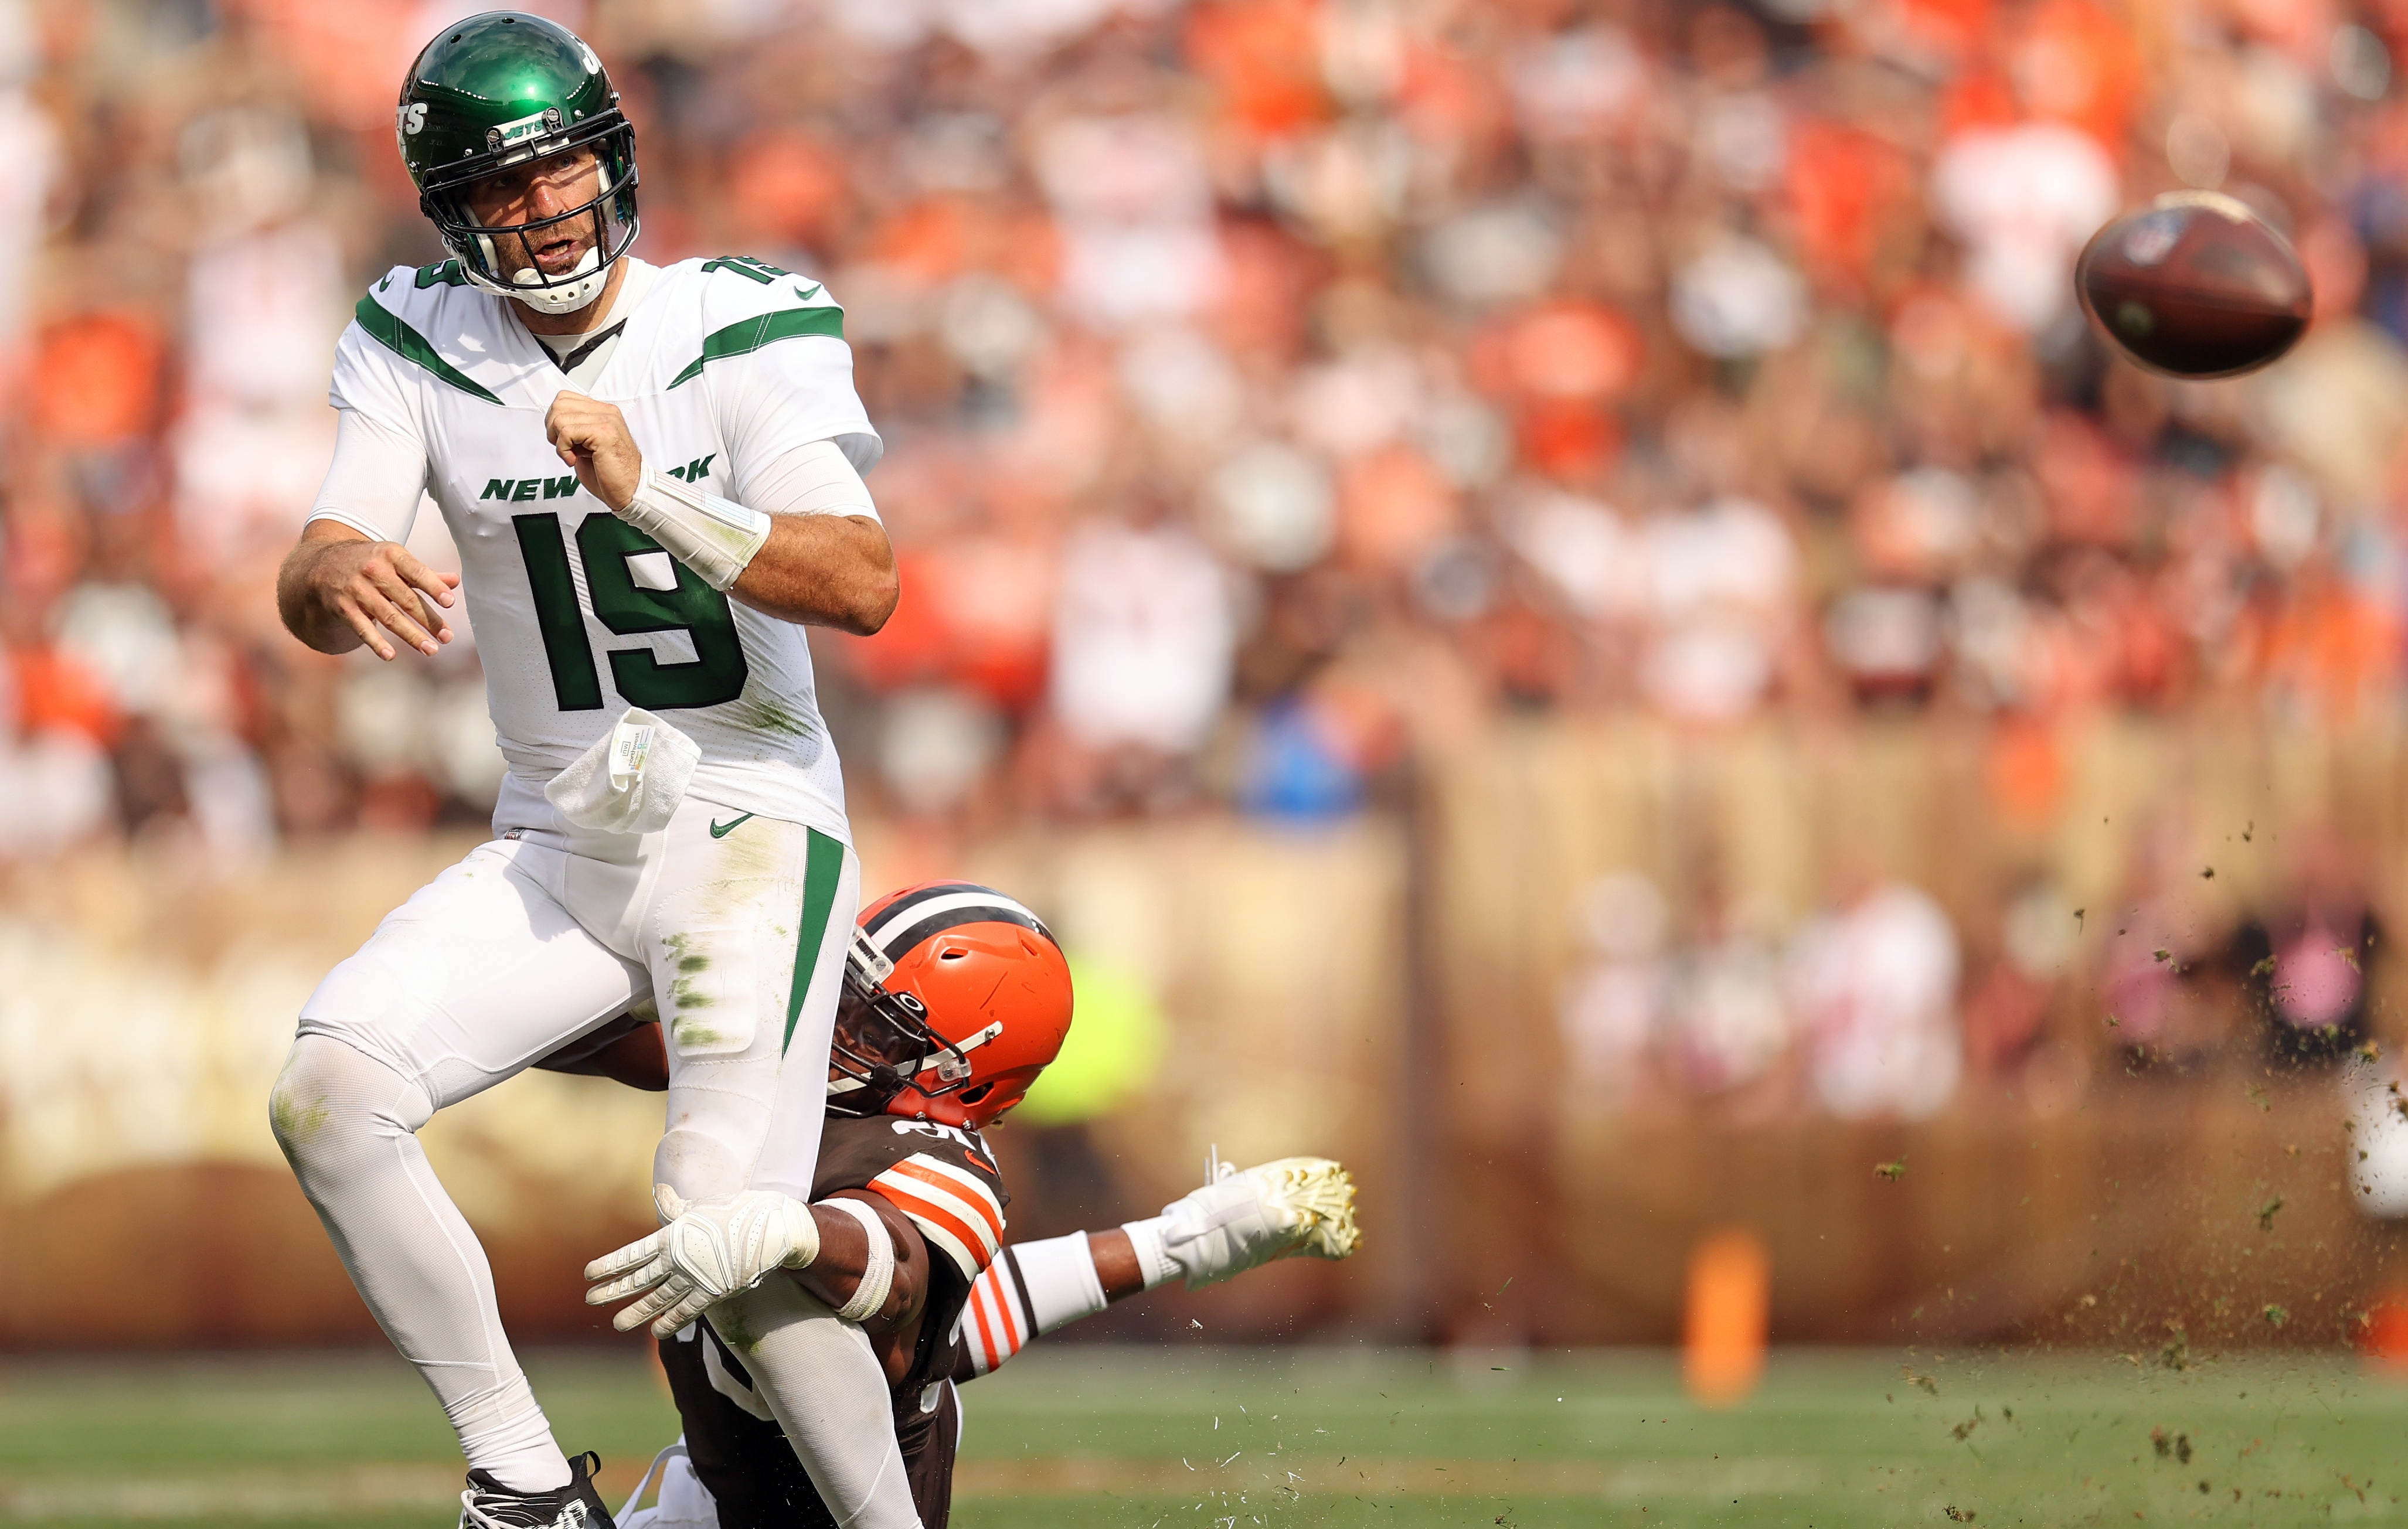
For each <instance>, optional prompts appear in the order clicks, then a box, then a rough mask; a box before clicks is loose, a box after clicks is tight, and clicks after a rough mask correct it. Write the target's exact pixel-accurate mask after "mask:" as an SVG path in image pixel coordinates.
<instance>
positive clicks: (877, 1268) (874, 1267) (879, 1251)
mask: <svg viewBox="0 0 2408 1529" xmlns="http://www.w3.org/2000/svg"><path fill="white" fill-rule="evenodd" d="M817 1203H818V1204H819V1205H822V1206H825V1207H827V1208H828V1209H830V1210H841V1211H843V1212H844V1213H845V1214H846V1215H848V1216H851V1217H852V1218H853V1220H855V1221H857V1222H861V1231H862V1235H863V1236H866V1237H867V1238H868V1239H869V1267H868V1268H867V1269H866V1270H864V1271H863V1272H862V1276H861V1283H860V1285H859V1286H857V1287H855V1289H854V1290H853V1299H852V1300H850V1301H847V1302H845V1303H844V1305H842V1306H840V1307H839V1308H836V1314H837V1315H838V1316H839V1318H841V1319H843V1320H844V1321H846V1322H866V1321H867V1320H868V1319H869V1318H871V1317H874V1316H876V1315H877V1314H878V1313H879V1311H880V1310H881V1309H882V1308H883V1307H884V1306H885V1305H886V1295H887V1293H888V1292H889V1291H892V1290H893V1289H894V1288H895V1239H894V1237H893V1236H889V1235H888V1233H887V1230H886V1223H885V1222H883V1221H881V1220H880V1219H879V1216H878V1212H877V1211H875V1210H872V1209H871V1208H870V1207H867V1206H866V1205H864V1204H862V1203H861V1202H860V1201H859V1200H821V1201H819V1202H817Z"/></svg>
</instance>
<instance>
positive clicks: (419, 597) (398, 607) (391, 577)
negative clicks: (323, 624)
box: [305, 539, 460, 662]
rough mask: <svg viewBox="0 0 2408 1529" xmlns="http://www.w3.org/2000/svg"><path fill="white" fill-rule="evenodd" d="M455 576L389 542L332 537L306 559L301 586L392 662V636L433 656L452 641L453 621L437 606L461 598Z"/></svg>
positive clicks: (457, 577) (445, 604)
mask: <svg viewBox="0 0 2408 1529" xmlns="http://www.w3.org/2000/svg"><path fill="white" fill-rule="evenodd" d="M459 586H460V576H459V575H458V574H450V573H437V572H436V571H435V570H434V569H432V568H430V567H428V566H427V565H426V564H423V563H421V562H420V561H419V560H418V559H417V558H416V557H414V556H412V555H411V554H410V550H409V548H407V547H404V546H402V545H401V544H400V543H399V542H393V541H368V540H366V539H362V540H358V541H333V542H328V543H327V544H326V546H325V550H322V551H321V552H319V553H318V555H317V556H316V557H315V558H313V559H311V560H310V563H309V565H308V577H307V579H305V589H306V592H307V595H308V599H309V600H310V602H311V603H313V604H314V605H316V606H317V607H318V608H319V609H321V610H329V611H333V612H334V613H335V614H336V615H337V616H339V617H341V618H342V620H343V622H345V624H347V625H349V626H350V627H351V630H352V631H354V632H356V633H358V634H359V637H360V640H361V641H362V642H365V643H366V644H367V645H368V647H369V649H370V650H373V651H374V652H375V653H376V656H377V657H379V658H381V659H384V660H386V661H388V662H390V661H391V660H392V658H393V656H394V646H393V643H392V642H391V641H390V640H389V639H388V638H387V637H386V636H385V634H386V633H388V632H390V633H391V634H393V636H395V637H399V638H400V639H401V640H402V641H404V642H406V643H408V644H409V645H410V646H411V647H412V648H415V649H417V650H419V651H420V652H422V653H424V654H426V655H428V656H429V657H433V656H434V655H435V654H436V653H437V651H439V650H440V648H441V645H442V644H444V643H447V642H450V641H451V640H452V623H451V622H447V621H445V620H444V619H443V615H442V612H441V611H440V610H439V609H437V607H448V606H450V605H451V604H452V602H453V601H454V600H456V599H458V598H459V596H458V595H456V594H454V593H452V591H453V590H455V589H457V588H459Z"/></svg>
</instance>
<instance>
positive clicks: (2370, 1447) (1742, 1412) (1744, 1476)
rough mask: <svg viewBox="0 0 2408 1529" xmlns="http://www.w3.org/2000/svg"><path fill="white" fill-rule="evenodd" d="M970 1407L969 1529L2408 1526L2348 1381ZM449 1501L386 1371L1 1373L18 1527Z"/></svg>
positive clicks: (648, 1381) (1365, 1361)
mask: <svg viewBox="0 0 2408 1529" xmlns="http://www.w3.org/2000/svg"><path fill="white" fill-rule="evenodd" d="M1498 1366H1501V1367H1498ZM530 1368H532V1369H533V1370H534V1372H535V1376H536V1382H537V1388H538V1392H539V1393H541V1394H542V1396H543V1397H544V1400H545V1403H546V1405H547V1407H548V1408H549V1409H550V1411H551V1414H552V1420H553V1422H554V1423H555V1425H556V1426H557V1429H558V1432H559V1434H560V1436H561V1437H562V1438H563V1439H564V1440H565V1441H566V1442H567V1443H568V1444H569V1445H570V1446H571V1447H572V1448H580V1449H584V1448H591V1449H596V1450H601V1451H602V1453H603V1456H604V1458H605V1460H606V1461H607V1462H608V1470H607V1472H606V1480H607V1481H608V1482H609V1484H610V1485H611V1486H612V1487H613V1488H614V1492H613V1497H614V1501H615V1497H616V1491H617V1490H624V1483H626V1482H628V1481H631V1480H632V1479H633V1477H634V1474H635V1472H636V1471H637V1470H638V1469H639V1468H640V1466H641V1465H642V1463H643V1462H644V1461H646V1460H648V1459H649V1458H650V1457H651V1455H652V1451H653V1450H655V1449H657V1448H658V1447H659V1446H660V1445H662V1444H664V1443H666V1442H667V1440H668V1439H669V1438H670V1437H671V1436H672V1435H673V1434H674V1432H675V1422H674V1418H673V1414H672V1412H671V1410H670V1408H669V1406H668V1403H667V1394H666V1393H665V1391H664V1390H663V1388H662V1386H661V1384H660V1382H659V1381H658V1379H656V1378H655V1376H654V1374H653V1372H652V1370H651V1368H650V1367H649V1366H648V1365H645V1364H644V1363H642V1362H640V1361H639V1360H638V1359H636V1358H633V1357H627V1358H620V1357H614V1356H609V1355H604V1354H598V1353H593V1354H588V1353H572V1354H549V1355H543V1356H539V1357H538V1359H537V1360H536V1361H535V1362H534V1363H533V1364H532V1365H530ZM964 1400H965V1402H966V1404H967V1409H968V1416H969V1423H968V1438H967V1440H966V1444H965V1448H964V1463H963V1465H962V1471H961V1492H960V1496H959V1499H958V1502H957V1507H956V1510H955V1514H954V1519H953V1522H954V1523H955V1524H957V1525H959V1526H961V1529H1084V1526H1087V1525H1098V1526H1100V1525H1116V1526H1129V1529H1155V1526H1157V1525H1160V1526H1164V1529H1191V1526H1192V1529H1241V1526H1250V1525H1253V1524H1256V1523H1260V1524H1265V1525H1324V1524H1326V1525H1333V1526H1335V1525H1348V1526H1352V1525H1366V1526H1371V1525H1376V1526H1381V1529H1410V1526H1418V1525H1436V1524H1449V1525H1452V1524H1464V1525H1496V1526H1500V1529H1541V1526H1555V1525H1575V1524H1577V1525H1592V1524H1634V1525H1652V1524H1669V1525H1685V1524H1713V1525H1732V1526H1739V1525H1824V1526H1828V1529H1842V1526H1846V1529H1857V1526H1871V1525H1889V1524H1935V1523H1949V1522H1974V1523H1981V1524H2001V1525H2004V1524H2032V1525H2043V1524H2088V1523H2098V1524H2110V1523H2129V1522H2135V1521H2141V1522H2219V1523H2236V1524H2237V1523H2255V1524H2293V1523H2321V1522H2327V1521H2329V1520H2334V1519H2370V1520H2394V1521H2401V1522H2408V1504H2403V1502H2402V1501H2401V1498H2402V1496H2403V1495H2408V1385H2401V1384H2399V1383H2396V1382H2391V1381H2386V1380H2381V1379H2369V1378H2367V1377H2364V1376H2362V1375H2361V1374H2360V1372H2359V1370H2358V1366H2357V1365H2356V1364H2355V1362H2353V1361H2350V1360H2348V1359H2346V1358H2343V1357H2341V1356H2332V1357H2300V1356H2293V1357H2286V1358H2270V1357H2253V1358H2246V1359H2228V1360H2224V1361H2221V1362H2210V1363H2206V1364H2203V1365H2195V1366H2193V1367H2192V1368H2190V1369H2187V1370H2186V1371H2181V1372H2173V1371H2168V1370H2164V1369H2159V1368H2151V1369H2146V1370H2143V1369H2142V1368H2140V1367H2138V1366H2136V1365H2133V1364H2132V1363H2130V1362H2129V1361H2126V1360H2121V1359H2117V1358H2114V1357H2113V1356H2107V1355H2087V1354H2085V1355H2064V1354H2059V1355H2052V1356H2040V1357H2032V1356H1998V1355H1985V1354H1945V1355H1935V1354H1931V1353H1928V1352H1925V1353H1905V1352H1900V1353H1891V1354H1876V1353H1864V1352H1856V1353H1832V1352H1821V1351H1792V1352H1785V1353H1779V1354H1776V1355H1775V1356H1774V1357H1773V1360H1772V1362H1771V1365H1770V1368H1769V1370H1768V1373H1767V1376H1766V1379H1765V1383H1764V1385H1763V1387H1762V1388H1761V1389H1760V1390H1759V1391H1758V1392H1757V1393H1756V1395H1755V1396H1754V1397H1753V1398H1752V1399H1751V1400H1749V1401H1748V1402H1746V1403H1745V1404H1744V1405H1742V1406H1740V1407H1738V1408H1732V1409H1729V1410H1727V1411H1706V1410H1703V1409H1700V1408H1697V1407H1695V1406H1693V1405H1691V1404H1690V1403H1689V1402H1687V1401H1686V1400H1685V1399H1684V1397H1683V1395H1682V1393H1681V1389H1680V1385H1679V1379H1678V1375H1677V1372H1676V1369H1675V1367H1674V1365H1673V1364H1672V1362H1671V1361H1670V1359H1668V1358H1666V1357H1664V1356H1660V1355H1654V1354H1581V1355H1559V1356H1541V1355H1528V1356H1522V1355H1504V1356H1497V1355H1484V1356H1479V1357H1466V1356H1460V1355H1455V1356H1450V1355H1443V1354H1441V1355H1433V1354H1428V1353H1422V1352H1414V1351H1398V1350H1348V1349H1309V1350H1210V1349H1202V1348H1171V1349H1158V1350H1154V1349H1148V1350H1097V1349H1078V1348H1068V1347H1066V1348H1063V1349H1059V1350H1055V1351H1054V1352H1051V1353H1048V1352H1045V1351H1043V1350H1039V1351H1037V1352H1034V1353H1031V1354H1029V1355H1026V1356H1025V1357H1023V1358H1022V1359H1020V1360H1019V1361H1017V1362H1015V1363H1014V1364H1013V1365H1012V1366H1011V1368H1009V1369H1007V1370H1005V1371H1004V1372H1003V1373H1001V1374H1000V1375H997V1376H996V1377H994V1378H992V1379H987V1380H984V1381H981V1382H980V1383H979V1384H977V1385H976V1386H973V1387H971V1388H969V1390H968V1392H967V1393H966V1394H965V1398H964ZM2160 1446H2162V1447H2160ZM457 1471H458V1467H457V1465H455V1464H454V1461H453V1457H452V1450H451V1441H450V1438H449V1436H448V1435H447V1433H446V1432H445V1430H444V1428H443V1425H442V1421H441V1417H440V1415H439V1414H438V1413H437V1411H436V1409H435V1407H434V1405H433V1403H432V1402H431V1400H429V1398H428V1397H427V1396H426V1394H425V1393H424V1392H423V1390H422V1389H421V1388H420V1387H419V1384H418V1381H417V1379H416V1378H415V1377H414V1376H412V1375H410V1374H409V1372H408V1371H407V1370H406V1369H404V1368H403V1367H402V1366H401V1365H399V1363H398V1362H397V1361H394V1360H393V1359H391V1358H389V1357H386V1356H383V1355H340V1356H330V1357H323V1358H317V1357H312V1358H307V1359H296V1358H262V1359H222V1360H205V1359H194V1360H163V1361H148V1362H136V1361H126V1360H108V1361H90V1362H71V1361H64V1360H42V1361H23V1362H17V1363H12V1364H7V1365H0V1522H7V1523H41V1524H61V1525H76V1526H79V1529H99V1526H102V1525H110V1526H117V1525H124V1526H131V1525H136V1524H145V1525H159V1524H176V1525H181V1526H185V1529H203V1526H208V1529H219V1526H223V1529H233V1526H236V1525H251V1524H274V1525H278V1526H280V1529H302V1526H308V1525H325V1526H329V1529H332V1526H336V1525H341V1526H345V1529H400V1526H402V1525H410V1526H414V1529H433V1526H438V1525H449V1524H450V1523H451V1522H452V1509H451V1508H449V1506H448V1504H449V1501H450V1497H451V1494H452V1493H454V1492H456V1490H457Z"/></svg>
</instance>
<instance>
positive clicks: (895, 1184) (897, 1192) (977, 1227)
mask: <svg viewBox="0 0 2408 1529" xmlns="http://www.w3.org/2000/svg"><path fill="white" fill-rule="evenodd" d="M870 1187H871V1188H872V1189H875V1190H876V1191H878V1193H881V1194H883V1195H885V1196H886V1197H887V1198H888V1199H890V1200H892V1201H894V1202H895V1207H896V1209H898V1210H900V1211H902V1212H903V1214H905V1215H906V1216H909V1217H910V1218H911V1222H912V1224H913V1225H915V1226H917V1227H919V1228H920V1231H921V1233H922V1235H923V1236H926V1237H927V1238H928V1240H929V1241H931V1242H933V1243H935V1244H937V1245H938V1246H939V1247H940V1248H942V1249H943V1250H945V1252H946V1254H947V1255H948V1256H949V1257H951V1258H952V1259H953V1262H954V1263H955V1264H956V1265H960V1267H961V1271H962V1275H963V1278H965V1279H977V1278H978V1277H979V1274H980V1272H981V1271H982V1270H983V1269H984V1268H985V1267H986V1266H987V1265H988V1264H990V1263H992V1262H993V1261H994V1259H995V1250H996V1242H995V1239H994V1238H993V1237H990V1236H987V1235H986V1229H985V1226H984V1225H983V1223H982V1222H979V1221H978V1220H977V1218H976V1217H973V1216H968V1214H967V1212H966V1211H965V1210H964V1209H963V1208H961V1207H960V1202H958V1201H955V1202H953V1204H952V1205H947V1204H944V1203H941V1202H939V1200H937V1199H935V1198H933V1197H932V1196H931V1195H930V1194H929V1193H928V1192H927V1191H925V1188H924V1187H923V1186H921V1185H919V1184H916V1183H913V1182H912V1181H910V1179H903V1180H900V1181H897V1180H896V1179H895V1176H894V1175H893V1174H892V1173H882V1174H880V1175H879V1176H878V1177H877V1178H876V1179H872V1180H870ZM948 1198H950V1197H948Z"/></svg>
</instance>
